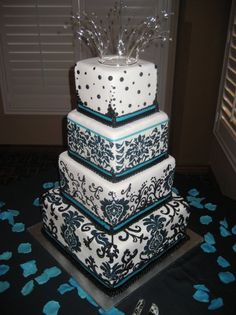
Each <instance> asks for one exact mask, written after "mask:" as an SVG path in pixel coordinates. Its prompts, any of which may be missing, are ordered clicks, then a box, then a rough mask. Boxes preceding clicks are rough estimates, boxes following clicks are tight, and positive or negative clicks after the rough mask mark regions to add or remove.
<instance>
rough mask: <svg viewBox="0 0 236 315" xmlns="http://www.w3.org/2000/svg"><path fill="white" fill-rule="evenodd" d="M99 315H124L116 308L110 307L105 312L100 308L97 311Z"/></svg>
mask: <svg viewBox="0 0 236 315" xmlns="http://www.w3.org/2000/svg"><path fill="white" fill-rule="evenodd" d="M98 312H99V314H101V315H125V313H123V312H121V311H120V310H118V309H117V308H116V307H114V306H113V307H112V308H110V309H109V310H107V311H105V310H103V309H102V308H100V309H99V310H98Z"/></svg>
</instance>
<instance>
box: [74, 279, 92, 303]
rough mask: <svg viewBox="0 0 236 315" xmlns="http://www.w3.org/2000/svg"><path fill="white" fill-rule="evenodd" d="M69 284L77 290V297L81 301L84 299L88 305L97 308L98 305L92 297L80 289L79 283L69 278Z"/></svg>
mask: <svg viewBox="0 0 236 315" xmlns="http://www.w3.org/2000/svg"><path fill="white" fill-rule="evenodd" d="M69 283H70V284H71V285H72V286H73V287H74V288H76V289H77V293H78V295H79V296H80V297H81V299H86V300H87V301H88V302H89V303H90V304H92V305H93V306H96V307H98V304H97V303H96V301H95V300H94V299H93V297H92V296H91V295H89V294H88V293H87V292H86V291H84V289H83V288H81V286H80V285H79V283H78V282H77V281H76V280H75V279H74V278H70V279H69Z"/></svg>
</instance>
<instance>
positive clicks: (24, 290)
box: [21, 280, 34, 296]
mask: <svg viewBox="0 0 236 315" xmlns="http://www.w3.org/2000/svg"><path fill="white" fill-rule="evenodd" d="M33 289H34V280H30V281H29V282H27V283H26V284H25V285H24V286H23V288H22V289H21V294H22V295H24V296H26V295H29V294H30V293H31V292H32V291H33Z"/></svg>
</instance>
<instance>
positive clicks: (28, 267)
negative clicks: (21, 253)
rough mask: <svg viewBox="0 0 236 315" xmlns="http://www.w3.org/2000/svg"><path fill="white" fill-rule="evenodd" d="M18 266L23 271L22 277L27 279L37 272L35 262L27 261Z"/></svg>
mask: <svg viewBox="0 0 236 315" xmlns="http://www.w3.org/2000/svg"><path fill="white" fill-rule="evenodd" d="M20 266H21V268H22V269H23V276H24V277H28V276H30V275H33V274H35V273H36V272H37V271H38V268H37V266H36V261H35V260H30V261H27V262H26V263H24V264H21V265H20Z"/></svg>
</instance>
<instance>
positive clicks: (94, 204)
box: [59, 151, 175, 231]
mask: <svg viewBox="0 0 236 315" xmlns="http://www.w3.org/2000/svg"><path fill="white" fill-rule="evenodd" d="M174 170H175V159H174V158H173V157H171V156H169V157H168V158H166V159H165V160H163V161H162V162H160V163H158V164H156V165H154V166H151V167H149V168H148V169H145V170H144V171H142V172H141V173H137V174H135V175H132V176H130V177H128V178H126V179H124V180H122V181H120V182H114V183H113V182H111V181H109V180H107V179H106V178H104V177H102V176H101V175H99V174H97V173H95V172H94V171H92V170H90V169H88V168H87V167H85V166H83V165H82V164H80V163H78V162H76V161H75V160H74V159H72V158H71V157H70V156H69V155H68V154H67V151H66V152H63V153H62V154H61V155H60V157H59V172H60V186H61V192H62V194H63V196H64V197H66V198H67V199H68V200H70V201H71V202H73V204H74V205H76V206H77V207H78V208H79V209H80V211H81V212H83V213H85V214H86V215H88V216H90V218H91V219H93V220H95V221H96V222H97V223H98V224H100V225H102V227H103V228H105V229H106V230H107V231H117V230H119V229H121V228H123V227H124V226H125V225H126V224H128V223H130V222H131V221H132V220H136V219H137V218H138V217H140V216H142V215H144V214H145V213H147V212H148V211H151V210H152V209H153V208H154V207H156V206H157V205H159V204H161V203H163V202H164V201H166V200H167V199H169V198H170V195H171V189H172V184H173V176H174Z"/></svg>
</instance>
